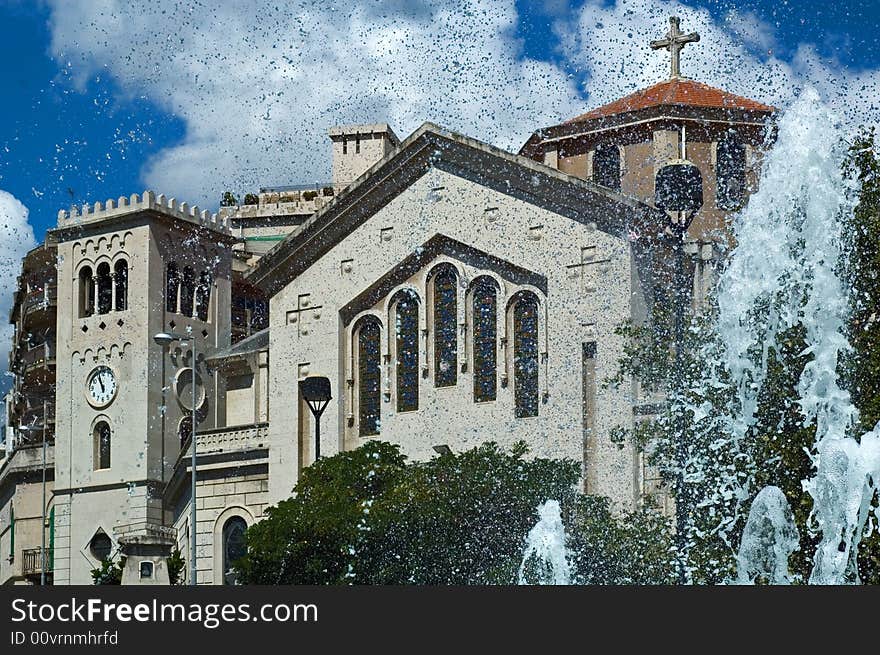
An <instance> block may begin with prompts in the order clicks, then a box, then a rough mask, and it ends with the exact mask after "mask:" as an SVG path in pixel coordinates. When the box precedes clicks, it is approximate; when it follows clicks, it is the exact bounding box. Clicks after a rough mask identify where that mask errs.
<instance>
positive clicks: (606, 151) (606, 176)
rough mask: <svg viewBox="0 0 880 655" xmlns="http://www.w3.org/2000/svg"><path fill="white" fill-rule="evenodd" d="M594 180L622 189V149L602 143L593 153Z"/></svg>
mask: <svg viewBox="0 0 880 655" xmlns="http://www.w3.org/2000/svg"><path fill="white" fill-rule="evenodd" d="M593 182H595V183H596V184H601V185H602V186H604V187H607V188H609V189H611V190H613V191H620V149H619V148H618V147H617V146H614V145H602V146H599V147H598V148H596V150H595V152H594V153H593Z"/></svg>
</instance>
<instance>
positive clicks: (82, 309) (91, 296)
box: [79, 266, 95, 318]
mask: <svg viewBox="0 0 880 655" xmlns="http://www.w3.org/2000/svg"><path fill="white" fill-rule="evenodd" d="M94 313H95V280H94V279H93V278H92V269H91V267H90V266H83V267H82V268H81V269H79V316H80V318H85V317H86V316H91V315H92V314H94Z"/></svg>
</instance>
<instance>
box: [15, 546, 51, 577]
mask: <svg viewBox="0 0 880 655" xmlns="http://www.w3.org/2000/svg"><path fill="white" fill-rule="evenodd" d="M42 552H43V549H42V548H39V547H37V548H25V549H24V550H22V551H21V574H22V575H40V574H41V573H42V572H43V555H42ZM51 570H52V551H51V550H50V549H48V548H47V549H46V573H49V572H50V571H51Z"/></svg>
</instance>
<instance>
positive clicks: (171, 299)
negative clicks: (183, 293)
mask: <svg viewBox="0 0 880 655" xmlns="http://www.w3.org/2000/svg"><path fill="white" fill-rule="evenodd" d="M179 289H180V273H179V272H178V271H177V264H176V263H175V262H170V263H169V264H168V266H167V267H166V268H165V311H166V312H170V313H172V314H176V313H177V293H178V291H179Z"/></svg>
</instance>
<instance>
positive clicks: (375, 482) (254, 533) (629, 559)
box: [236, 441, 669, 585]
mask: <svg viewBox="0 0 880 655" xmlns="http://www.w3.org/2000/svg"><path fill="white" fill-rule="evenodd" d="M526 454H527V453H526V448H525V446H524V445H521V444H520V445H517V446H516V447H514V448H513V449H512V450H511V451H510V452H506V451H504V450H502V449H501V448H499V447H498V446H497V445H496V444H494V443H486V444H483V445H481V446H478V447H476V448H473V449H471V450H468V451H465V452H462V453H448V454H444V455H441V456H439V457H435V458H433V459H431V460H429V461H425V462H414V463H407V462H406V461H405V458H404V457H403V456H402V455H401V454H400V451H399V448H398V447H397V446H395V445H391V444H387V443H383V442H378V441H372V442H369V443H367V444H365V445H364V446H362V447H360V448H358V449H356V450H354V451H350V452H344V453H340V454H338V455H334V456H332V457H327V458H324V459H321V460H319V461H318V462H316V463H315V464H314V465H312V466H311V467H309V468H307V469H306V470H305V471H304V472H303V475H302V477H301V479H300V481H299V483H298V484H297V486H296V488H295V489H294V494H293V496H292V497H291V498H290V499H288V500H285V501H282V502H281V503H279V504H278V506H277V507H273V508H270V510H268V512H267V514H268V516H267V518H266V519H265V520H263V521H261V522H260V523H257V524H256V525H254V526H252V527H251V528H249V529H248V533H247V543H248V553H247V555H246V556H245V557H244V558H242V559H241V560H239V561H238V562H237V563H236V568H237V569H238V570H239V571H240V580H241V581H242V582H244V583H250V584H430V585H440V584H510V583H514V582H515V581H516V579H517V573H518V570H519V566H520V563H521V559H522V554H523V547H524V544H525V541H524V540H525V537H526V535H527V534H528V532H529V530H530V529H531V528H532V527H533V526H534V524H535V522H536V520H537V507H538V506H539V505H540V504H541V503H543V502H545V501H546V500H548V499H550V498H553V499H556V500H558V501H559V502H560V504H561V506H562V509H563V519H564V521H565V523H566V525H567V526H568V528H569V542H568V546H569V548H570V550H571V559H572V561H571V565H572V568H573V571H574V573H575V578H576V580H579V581H586V582H594V583H606V582H607V583H617V584H626V583H630V582H644V581H652V582H665V581H667V576H666V574H667V573H668V569H669V567H668V562H669V557H668V551H669V532H668V525H667V524H666V523H665V522H664V521H663V520H662V519H661V518H660V517H659V516H658V515H656V514H655V513H652V512H650V511H648V510H644V511H642V512H639V513H637V514H633V515H631V516H629V517H624V518H623V519H622V520H620V521H617V520H616V519H615V518H614V517H613V516H612V514H611V511H610V509H609V507H608V504H607V501H605V500H603V499H596V498H591V497H588V496H583V495H582V494H579V493H578V492H577V490H576V483H577V481H578V478H579V476H580V466H579V465H578V464H577V463H576V462H573V461H571V460H551V459H542V458H528V457H526Z"/></svg>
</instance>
